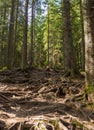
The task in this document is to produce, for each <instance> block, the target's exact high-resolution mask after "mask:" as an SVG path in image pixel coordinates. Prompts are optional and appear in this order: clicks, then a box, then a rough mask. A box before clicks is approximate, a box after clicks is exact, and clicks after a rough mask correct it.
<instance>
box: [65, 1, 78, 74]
mask: <svg viewBox="0 0 94 130" xmlns="http://www.w3.org/2000/svg"><path fill="white" fill-rule="evenodd" d="M63 37H64V38H63V40H64V41H63V51H64V52H63V53H64V68H65V71H67V72H69V73H71V72H72V73H74V72H76V71H77V69H76V60H75V54H74V47H73V40H72V30H71V19H70V0H63Z"/></svg>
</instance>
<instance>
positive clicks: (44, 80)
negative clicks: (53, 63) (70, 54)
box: [0, 69, 94, 130]
mask: <svg viewBox="0 0 94 130" xmlns="http://www.w3.org/2000/svg"><path fill="white" fill-rule="evenodd" d="M78 79H79V80H78ZM83 90H84V78H81V77H79V78H78V77H77V79H76V78H75V79H72V78H70V77H65V76H64V73H63V71H61V70H41V69H34V70H29V69H27V70H23V71H22V70H20V69H18V70H14V71H3V72H0V130H39V129H40V130H94V103H92V102H91V101H87V102H86V101H85V99H84V97H85V96H84V91H83ZM35 127H36V128H35Z"/></svg>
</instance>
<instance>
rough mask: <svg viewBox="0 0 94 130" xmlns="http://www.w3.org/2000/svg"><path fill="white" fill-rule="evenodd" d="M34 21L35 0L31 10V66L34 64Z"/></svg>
mask: <svg viewBox="0 0 94 130" xmlns="http://www.w3.org/2000/svg"><path fill="white" fill-rule="evenodd" d="M34 23H35V0H32V10H31V46H30V54H29V57H30V61H29V62H30V63H29V67H30V68H32V67H33V66H34V31H35V29H34Z"/></svg>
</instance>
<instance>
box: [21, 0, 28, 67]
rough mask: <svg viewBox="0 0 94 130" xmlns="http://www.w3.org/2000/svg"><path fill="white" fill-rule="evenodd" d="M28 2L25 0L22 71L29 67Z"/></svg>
mask: <svg viewBox="0 0 94 130" xmlns="http://www.w3.org/2000/svg"><path fill="white" fill-rule="evenodd" d="M28 2H29V0H25V14H24V37H23V52H22V69H25V68H26V67H27V35H28Z"/></svg>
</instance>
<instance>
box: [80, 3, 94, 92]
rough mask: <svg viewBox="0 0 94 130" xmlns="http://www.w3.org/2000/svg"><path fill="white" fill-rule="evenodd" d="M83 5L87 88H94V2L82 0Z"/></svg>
mask: <svg viewBox="0 0 94 130" xmlns="http://www.w3.org/2000/svg"><path fill="white" fill-rule="evenodd" d="M82 4H83V15H84V32H85V72H86V87H89V86H92V87H93V88H94V1H93V0H82ZM93 93H94V91H93Z"/></svg>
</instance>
